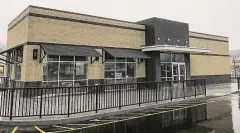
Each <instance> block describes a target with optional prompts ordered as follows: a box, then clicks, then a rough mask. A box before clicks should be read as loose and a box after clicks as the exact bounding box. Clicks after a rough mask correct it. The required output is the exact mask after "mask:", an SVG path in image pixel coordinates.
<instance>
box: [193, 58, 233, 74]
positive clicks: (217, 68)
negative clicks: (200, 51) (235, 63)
mask: <svg viewBox="0 0 240 133" xmlns="http://www.w3.org/2000/svg"><path fill="white" fill-rule="evenodd" d="M190 63H191V66H190V69H191V76H200V75H224V74H230V73H231V69H230V59H229V57H227V56H208V55H190Z"/></svg>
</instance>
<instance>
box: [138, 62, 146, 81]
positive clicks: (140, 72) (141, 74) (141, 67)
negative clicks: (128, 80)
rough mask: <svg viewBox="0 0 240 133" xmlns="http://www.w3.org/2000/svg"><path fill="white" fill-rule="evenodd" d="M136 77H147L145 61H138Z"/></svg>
mask: <svg viewBox="0 0 240 133" xmlns="http://www.w3.org/2000/svg"><path fill="white" fill-rule="evenodd" d="M136 77H137V78H142V77H146V71H145V61H143V62H141V63H140V64H139V63H137V68H136Z"/></svg>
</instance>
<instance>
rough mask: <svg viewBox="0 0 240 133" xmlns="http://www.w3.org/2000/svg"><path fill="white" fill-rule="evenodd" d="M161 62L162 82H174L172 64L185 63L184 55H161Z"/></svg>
mask: <svg viewBox="0 0 240 133" xmlns="http://www.w3.org/2000/svg"><path fill="white" fill-rule="evenodd" d="M160 62H161V80H162V81H170V80H173V75H172V72H173V69H174V68H172V62H185V59H184V54H177V53H167V52H166V53H160Z"/></svg>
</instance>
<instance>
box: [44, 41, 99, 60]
mask: <svg viewBox="0 0 240 133" xmlns="http://www.w3.org/2000/svg"><path fill="white" fill-rule="evenodd" d="M41 47H42V49H43V50H44V51H45V52H46V54H47V55H62V56H91V57H100V56H101V54H100V53H99V52H97V51H96V50H95V48H94V47H84V46H75V45H57V44H41Z"/></svg>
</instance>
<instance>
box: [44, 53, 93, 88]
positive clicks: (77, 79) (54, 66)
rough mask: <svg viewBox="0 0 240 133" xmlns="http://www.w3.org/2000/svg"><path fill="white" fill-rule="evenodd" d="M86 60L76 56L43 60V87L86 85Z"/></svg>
mask: <svg viewBox="0 0 240 133" xmlns="http://www.w3.org/2000/svg"><path fill="white" fill-rule="evenodd" d="M87 63H88V62H87V58H86V57H78V56H47V57H46V59H44V60H43V85H44V86H46V87H54V86H66V87H67V86H82V85H87Z"/></svg>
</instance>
